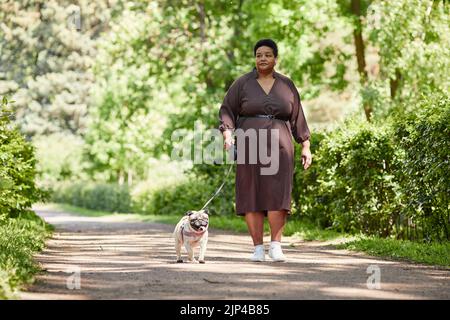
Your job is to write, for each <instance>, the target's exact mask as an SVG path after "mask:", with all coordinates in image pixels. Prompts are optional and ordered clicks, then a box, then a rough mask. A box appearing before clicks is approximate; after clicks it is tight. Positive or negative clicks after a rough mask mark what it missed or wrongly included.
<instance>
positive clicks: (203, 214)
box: [173, 209, 209, 263]
mask: <svg viewBox="0 0 450 320" xmlns="http://www.w3.org/2000/svg"><path fill="white" fill-rule="evenodd" d="M208 225H209V213H208V210H207V209H204V210H200V211H188V212H186V214H185V216H184V217H183V218H181V220H180V221H179V222H178V224H177V225H176V227H175V230H174V232H173V237H174V238H175V251H176V253H177V262H178V263H182V262H183V259H182V258H181V246H182V245H184V247H185V248H186V251H187V254H188V261H189V262H191V263H205V252H206V244H207V243H208ZM198 246H200V253H199V257H198V261H197V260H195V257H194V249H195V248H196V247H198Z"/></svg>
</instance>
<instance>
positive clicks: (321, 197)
mask: <svg viewBox="0 0 450 320" xmlns="http://www.w3.org/2000/svg"><path fill="white" fill-rule="evenodd" d="M391 136H392V134H391V131H390V130H389V128H388V127H385V126H379V125H377V124H371V123H368V122H366V121H348V122H346V123H345V125H344V126H342V127H341V128H340V129H338V130H334V131H332V132H329V133H327V134H325V135H324V137H323V138H322V140H321V142H320V145H319V147H318V149H317V151H316V152H315V154H314V166H313V167H312V169H311V170H310V171H309V170H308V171H306V172H300V173H297V174H296V183H295V184H296V188H301V190H300V191H298V192H297V193H298V194H299V198H298V200H297V201H298V203H299V214H300V215H306V216H309V217H310V218H312V219H313V220H315V221H318V222H319V223H320V224H321V225H322V226H323V227H330V226H331V227H333V228H336V229H339V230H342V231H346V232H359V231H361V232H363V233H366V234H377V235H380V236H387V235H389V234H390V233H391V230H392V228H393V226H394V224H395V218H394V216H395V214H396V213H397V212H398V211H399V209H400V207H399V206H400V203H399V201H398V197H399V188H398V183H397V182H396V179H395V177H394V173H395V172H396V171H397V170H398V157H397V150H396V148H395V147H394V145H393V144H392V140H391Z"/></svg>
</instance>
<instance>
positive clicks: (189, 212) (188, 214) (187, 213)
mask: <svg viewBox="0 0 450 320" xmlns="http://www.w3.org/2000/svg"><path fill="white" fill-rule="evenodd" d="M191 214H194V212H192V211H191V210H189V211H188V212H186V213H185V214H184V215H185V216H190V215H191Z"/></svg>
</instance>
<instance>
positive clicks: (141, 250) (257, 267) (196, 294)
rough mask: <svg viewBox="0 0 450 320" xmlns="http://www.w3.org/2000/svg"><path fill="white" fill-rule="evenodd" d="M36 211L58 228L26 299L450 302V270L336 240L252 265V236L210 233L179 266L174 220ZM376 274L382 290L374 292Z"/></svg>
mask: <svg viewBox="0 0 450 320" xmlns="http://www.w3.org/2000/svg"><path fill="white" fill-rule="evenodd" d="M37 212H38V214H39V215H40V216H42V217H43V218H44V219H45V220H47V221H48V222H49V223H51V224H53V225H55V227H56V231H55V234H54V237H53V238H52V239H50V240H49V241H48V243H47V248H46V249H45V250H44V251H43V252H41V253H40V254H39V255H37V256H36V260H37V261H38V262H39V263H40V264H41V266H42V267H43V268H44V270H45V271H44V272H42V273H40V274H38V275H37V276H36V282H35V284H34V285H33V286H31V287H30V288H28V289H27V291H24V292H22V293H21V298H22V299H450V269H446V268H438V267H432V266H424V265H419V264H411V263H407V262H398V261H390V260H383V259H379V258H374V257H370V256H367V255H365V254H362V253H355V252H351V251H346V250H337V249H335V248H334V247H333V245H332V244H331V243H329V242H315V241H313V242H302V241H299V240H298V239H296V238H293V237H285V238H284V239H283V248H284V251H285V254H286V256H287V258H288V261H287V262H285V263H274V262H271V261H270V260H268V261H266V262H263V263H252V262H251V261H249V260H248V257H249V255H250V252H251V250H252V246H251V240H250V237H249V236H248V235H246V234H239V233H232V232H225V231H219V230H214V229H211V230H210V237H209V243H208V250H207V254H206V264H188V263H183V264H177V263H175V254H174V248H173V239H172V238H171V233H172V231H173V226H170V225H165V224H157V223H144V222H130V221H126V220H125V218H124V217H123V216H121V217H113V216H105V217H85V216H77V215H72V214H69V213H64V212H55V211H50V210H45V209H40V210H37ZM269 240H270V239H268V238H267V237H266V238H265V241H266V243H268V241H269ZM267 259H269V258H268V257H267ZM378 268H379V269H378ZM371 270H372V271H371ZM374 270H375V273H374ZM377 270H379V275H380V289H376V288H372V289H370V288H368V278H369V277H370V276H372V277H374V276H375V275H376V274H377ZM368 272H371V273H368ZM78 274H79V278H78V279H79V280H80V281H79V289H77V276H78ZM369 283H371V284H372V286H375V285H374V282H370V281H369ZM68 284H69V287H72V288H74V289H72V290H71V289H69V288H68Z"/></svg>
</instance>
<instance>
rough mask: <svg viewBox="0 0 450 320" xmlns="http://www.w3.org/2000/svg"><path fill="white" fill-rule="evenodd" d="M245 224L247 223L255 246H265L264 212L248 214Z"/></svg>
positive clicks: (246, 214)
mask: <svg viewBox="0 0 450 320" xmlns="http://www.w3.org/2000/svg"><path fill="white" fill-rule="evenodd" d="M245 222H247V227H248V231H249V233H250V236H251V237H252V239H253V245H255V246H257V245H260V244H263V236H264V212H262V211H255V212H246V213H245Z"/></svg>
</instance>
